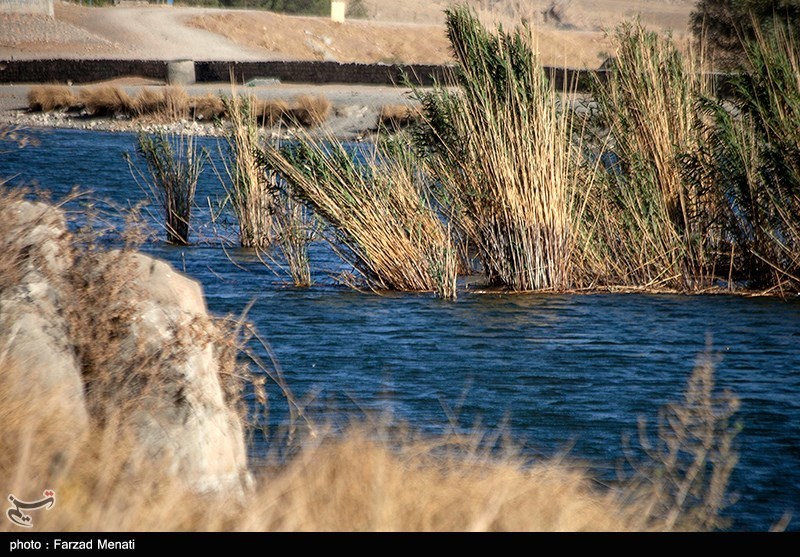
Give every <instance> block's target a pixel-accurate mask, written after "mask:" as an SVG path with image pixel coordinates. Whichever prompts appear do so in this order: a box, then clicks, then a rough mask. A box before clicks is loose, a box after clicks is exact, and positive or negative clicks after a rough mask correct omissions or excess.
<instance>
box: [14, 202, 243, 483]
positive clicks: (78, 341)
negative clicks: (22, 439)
mask: <svg viewBox="0 0 800 557" xmlns="http://www.w3.org/2000/svg"><path fill="white" fill-rule="evenodd" d="M0 249H2V250H3V253H4V254H6V255H8V257H6V263H5V264H4V265H3V266H0V395H2V397H3V398H4V399H8V400H11V399H13V398H14V397H23V396H27V397H28V398H30V395H31V393H35V397H36V399H37V400H40V401H42V402H43V404H38V405H37V404H23V405H22V406H21V411H22V412H24V416H22V417H21V416H19V415H18V416H17V418H20V420H23V421H24V420H28V421H30V420H31V419H37V420H39V421H42V420H44V421H46V422H48V423H49V424H51V425H52V427H53V428H54V430H55V431H56V432H61V433H63V434H64V435H63V439H60V440H59V443H61V444H63V445H64V448H65V450H66V449H67V448H69V447H70V446H74V445H75V442H76V436H82V435H84V434H85V433H86V432H87V431H88V430H89V428H90V424H91V423H93V422H94V423H97V424H101V425H102V424H109V423H115V424H124V428H125V431H124V433H125V434H127V435H128V436H129V438H131V439H133V446H132V447H129V448H130V458H131V462H134V461H136V462H139V463H141V462H151V463H156V462H157V463H158V466H159V467H160V469H161V470H163V471H164V472H166V473H168V474H170V475H172V476H174V477H177V478H180V479H182V480H184V481H185V482H187V483H188V484H189V485H190V486H191V487H192V488H194V489H197V490H199V491H204V492H208V491H213V492H233V493H241V492H242V491H243V490H244V489H246V488H247V486H248V485H249V483H250V481H251V480H250V475H249V473H248V469H247V459H246V451H245V445H244V433H243V427H242V423H241V420H240V418H239V416H238V414H237V412H236V410H235V408H234V406H235V401H232V400H226V396H225V392H226V391H225V388H224V385H223V384H222V381H223V377H222V376H223V373H225V372H230V371H231V369H232V367H231V366H233V364H234V362H233V356H232V354H233V352H232V350H231V349H230V343H231V342H232V341H231V339H230V338H229V335H226V334H224V331H222V330H221V329H220V327H219V326H218V325H217V323H216V322H215V320H214V319H213V318H212V317H211V316H210V315H209V314H208V311H207V309H206V305H205V300H204V299H203V293H202V289H201V287H200V285H199V284H198V283H197V282H195V281H194V280H191V279H190V278H188V277H186V276H184V275H182V274H181V273H178V272H177V271H175V270H174V269H173V268H172V267H171V266H170V265H168V264H167V263H164V262H162V261H159V260H156V259H153V258H151V257H148V256H146V255H143V254H141V253H137V252H132V251H110V252H103V251H86V250H83V251H80V250H78V251H76V250H75V249H74V242H73V239H72V238H71V237H70V235H69V234H68V232H67V227H66V223H65V219H64V215H63V213H62V212H61V211H60V210H58V209H56V208H54V207H52V206H49V205H46V204H43V203H30V202H27V201H21V200H15V201H13V202H12V203H7V204H6V206H4V207H0ZM5 402H7V401H6V400H4V403H5ZM110 418H113V422H112V421H110ZM56 437H58V436H56ZM60 461H61V462H65V461H64V459H63V458H62V459H61V460H60Z"/></svg>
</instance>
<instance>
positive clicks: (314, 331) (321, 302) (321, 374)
mask: <svg viewBox="0 0 800 557" xmlns="http://www.w3.org/2000/svg"><path fill="white" fill-rule="evenodd" d="M36 136H37V137H38V139H39V140H40V145H38V146H35V147H26V148H25V149H21V150H13V151H7V152H5V153H2V154H0V177H7V178H10V184H11V185H12V187H13V186H17V185H21V184H28V185H31V184H35V185H37V186H38V187H39V188H41V189H42V190H45V191H47V192H50V193H51V194H52V196H53V198H54V199H59V198H60V197H62V196H64V195H65V194H66V193H67V192H69V191H70V189H71V188H72V187H73V186H75V185H78V186H80V187H81V188H83V189H84V190H91V191H92V192H93V194H92V195H91V196H90V197H86V198H84V199H83V201H81V200H78V201H75V202H72V203H70V204H69V205H68V208H78V207H79V206H80V204H81V203H84V204H86V203H92V204H93V205H94V206H96V207H102V206H103V204H102V203H100V202H98V201H97V200H101V199H110V200H112V201H113V203H114V204H115V205H117V206H121V207H125V206H130V205H132V204H135V203H136V202H138V201H140V200H142V199H144V198H146V195H145V194H144V192H143V191H142V189H141V188H140V187H139V186H137V185H136V183H135V182H134V180H133V179H132V177H131V173H130V171H129V169H128V165H127V163H126V162H125V160H124V157H123V153H125V152H130V153H133V152H134V149H135V136H133V135H130V134H111V133H100V132H79V131H71V130H57V131H46V132H45V131H42V132H36ZM205 145H206V146H207V147H208V148H209V150H210V151H211V152H212V154H213V153H216V152H217V147H216V140H211V139H209V140H205ZM223 195H224V194H223V191H222V188H221V186H220V184H219V181H218V179H217V178H216V177H215V176H214V173H213V172H212V171H211V170H210V168H208V169H207V171H206V172H205V173H204V176H203V179H202V180H201V183H200V186H199V188H198V194H197V200H198V204H199V205H200V209H198V210H197V211H196V212H195V214H194V216H193V219H194V223H193V224H194V225H195V227H196V230H195V232H194V235H195V239H196V242H197V243H196V244H194V245H192V246H189V247H183V248H178V247H172V246H168V245H166V244H165V243H163V241H161V240H160V239H157V240H153V241H150V242H147V243H146V244H145V245H144V246H143V249H144V251H147V252H149V253H152V254H154V255H156V256H158V257H162V258H164V259H167V260H169V261H170V262H172V264H173V265H174V266H175V267H176V268H178V269H180V270H183V271H185V272H186V273H187V274H188V275H190V276H192V277H194V278H196V279H197V280H199V281H200V282H201V283H202V284H203V288H204V291H205V294H206V297H207V300H208V305H209V308H210V309H211V311H213V312H215V313H217V314H228V313H234V314H238V313H241V312H242V311H243V310H244V309H245V307H246V306H247V305H248V304H249V303H250V302H252V303H253V305H252V308H251V309H250V310H249V313H248V316H247V318H248V319H249V320H250V321H252V322H253V323H254V324H255V326H256V327H257V329H258V330H259V332H260V334H261V335H262V336H263V337H264V338H265V339H266V340H267V341H268V342H269V344H270V345H271V347H272V349H273V351H274V354H275V357H276V358H277V361H278V362H279V363H280V366H281V368H282V369H283V373H284V375H285V377H286V381H287V383H288V385H289V387H290V389H291V390H292V392H293V393H294V395H295V396H296V397H297V398H298V399H299V400H302V401H305V403H306V404H307V407H308V410H309V413H310V414H311V415H312V416H314V418H315V419H316V420H318V421H320V422H328V423H333V424H336V423H344V422H346V421H347V420H349V419H351V418H353V417H355V418H359V417H364V416H374V415H381V416H391V418H392V419H393V420H395V421H398V422H404V423H407V424H409V425H411V426H412V427H413V428H415V429H417V430H422V431H430V432H439V431H445V430H448V429H449V428H453V427H455V428H461V429H467V430H468V429H470V428H472V427H473V426H475V425H480V427H481V428H482V429H484V430H489V431H495V430H497V429H498V428H501V429H502V430H503V431H505V432H507V433H509V434H510V435H511V436H512V438H513V439H514V440H515V442H516V443H517V444H518V445H519V446H520V447H521V448H522V450H524V451H525V452H526V453H527V454H529V455H531V457H539V456H544V457H547V456H552V455H557V454H566V455H567V456H568V457H571V458H573V459H575V460H578V461H581V462H583V463H586V464H588V465H589V466H590V467H591V469H592V470H593V471H594V472H595V474H596V475H598V476H600V477H614V474H615V472H614V470H615V467H616V466H617V465H618V464H619V463H620V462H622V460H623V457H624V450H623V447H624V444H623V437H624V436H630V437H632V438H635V437H636V435H637V419H638V418H640V417H644V418H647V419H648V420H649V422H650V423H653V422H654V421H655V419H656V417H657V411H658V408H659V407H660V406H662V405H664V404H665V403H667V402H670V401H676V400H678V399H679V397H680V394H681V390H682V389H683V387H684V385H685V382H686V379H687V378H688V376H689V374H690V372H691V370H692V367H693V364H694V362H695V360H696V358H697V355H698V354H699V353H701V352H703V350H704V349H705V347H706V345H707V342H711V343H712V345H713V351H714V352H715V354H716V355H717V356H716V357H717V365H716V379H717V383H718V385H719V387H721V388H728V389H731V390H732V391H734V392H735V393H736V394H737V395H738V396H739V397H740V399H741V402H742V407H741V410H740V412H739V413H738V414H737V420H738V421H740V422H741V425H742V430H741V432H740V433H739V435H738V437H737V448H738V451H739V453H740V461H739V463H738V465H737V467H736V469H735V471H734V474H733V478H732V482H731V491H732V492H733V493H734V494H735V495H736V497H737V500H736V502H735V503H734V504H733V505H732V506H731V507H729V508H728V509H727V511H726V513H725V514H726V516H729V517H730V518H731V519H732V521H733V522H732V529H733V530H766V529H768V528H769V527H770V526H771V525H772V524H774V523H775V522H776V521H778V520H779V519H780V518H781V516H782V515H783V514H784V513H785V512H787V511H788V512H792V513H794V515H795V519H794V520H792V522H791V523H790V525H789V529H791V530H797V529H798V528H799V527H800V516H799V514H800V349H799V348H798V347H799V346H800V300H797V299H792V300H789V301H782V300H778V299H770V298H743V297H735V296H672V295H669V296H668V295H638V294H637V295H633V294H627V295H623V294H614V295H612V294H596V295H569V296H567V295H506V294H470V293H468V292H465V293H462V294H460V298H459V300H458V301H457V302H455V303H453V302H445V301H442V300H438V299H435V298H434V297H432V296H431V295H427V294H423V295H420V294H389V295H376V294H364V293H359V292H355V291H352V290H350V289H347V288H345V287H342V286H338V285H337V284H335V282H334V281H333V280H332V279H331V278H330V276H331V275H333V274H336V273H337V272H339V271H341V268H340V265H339V263H338V262H337V261H336V260H335V258H333V257H332V255H331V253H330V251H329V250H328V249H327V248H326V247H325V246H324V245H323V244H314V245H313V246H312V250H311V251H312V266H313V269H314V278H315V280H316V281H317V284H316V285H315V286H312V287H311V288H308V289H297V288H294V287H292V286H291V285H290V283H289V281H288V277H287V276H285V275H284V274H282V273H281V272H280V271H279V270H277V269H276V268H275V266H274V265H273V270H270V269H268V268H267V267H265V265H264V264H263V263H262V262H261V261H259V259H258V258H257V257H255V256H254V255H253V254H252V253H251V252H249V251H247V250H240V249H236V248H232V247H229V248H227V249H223V247H222V242H220V240H219V238H220V237H228V238H233V237H235V229H233V228H232V227H231V226H229V225H228V224H227V223H228V222H229V221H230V216H225V215H224V214H223V216H221V217H219V218H217V219H216V222H215V224H212V223H211V218H210V216H209V210H208V201H207V200H208V199H210V200H211V204H212V206H213V204H214V203H215V202H216V200H219V199H221V198H222V197H223ZM110 218H111V220H115V219H116V220H117V221H118V220H119V219H118V218H117V217H115V216H111V217H110ZM160 236H161V237H163V234H161V235H160ZM111 241H112V242H113V240H111ZM273 398H274V399H278V400H279V399H280V397H273ZM284 407H285V404H284V405H283V406H282V405H281V404H280V402H278V401H274V402H273V403H272V405H271V412H270V416H269V423H270V425H271V427H273V428H275V427H279V426H281V425H282V424H284V423H285V421H286V420H287V413H286V411H285V408H284ZM253 451H254V452H258V447H254V448H253Z"/></svg>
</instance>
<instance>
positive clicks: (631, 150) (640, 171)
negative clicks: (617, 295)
mask: <svg viewBox="0 0 800 557" xmlns="http://www.w3.org/2000/svg"><path fill="white" fill-rule="evenodd" d="M614 49H615V50H614V56H615V64H614V65H613V68H612V71H611V72H612V73H611V75H610V76H609V78H608V80H607V81H606V82H605V83H600V82H598V83H597V84H596V86H595V88H594V97H595V99H596V100H597V104H598V106H599V112H600V118H601V121H602V126H603V128H604V130H606V131H607V132H608V134H609V137H608V138H606V140H604V141H602V142H601V144H600V147H599V149H600V150H601V152H602V155H604V156H606V157H609V156H611V157H613V159H614V161H613V164H612V165H607V166H608V168H607V170H608V171H607V172H603V173H602V174H601V176H602V177H603V180H602V181H601V182H600V185H601V187H599V188H598V189H597V191H596V194H597V195H596V196H595V197H594V199H593V200H592V202H591V203H590V206H589V207H590V210H591V213H592V216H591V218H592V219H593V220H594V221H596V225H595V226H593V228H592V231H593V234H594V235H593V237H592V238H591V239H590V240H588V243H589V244H590V245H591V247H592V248H593V249H595V250H597V251H596V252H595V253H592V254H590V256H593V257H595V258H596V262H597V267H596V269H595V273H596V275H597V276H598V278H599V280H600V281H601V282H605V283H611V284H616V285H636V286H644V287H654V288H659V287H666V288H675V289H679V290H684V291H688V290H694V289H701V288H705V287H707V286H708V285H709V284H711V282H712V278H713V277H712V275H713V266H714V254H715V251H716V250H717V249H718V248H719V242H720V235H719V228H718V226H717V223H716V221H715V219H716V212H717V211H718V208H719V199H718V198H717V196H716V195H715V192H714V191H713V190H712V189H711V188H709V187H707V184H706V183H704V182H701V181H698V180H694V179H692V178H691V177H690V176H687V173H686V164H685V157H686V156H687V154H690V153H695V152H698V151H699V150H700V149H701V148H702V146H703V145H704V144H705V143H706V141H707V134H706V133H705V131H704V130H705V127H704V125H703V118H702V115H701V113H700V111H699V110H698V107H697V102H698V99H699V98H700V97H701V96H702V95H707V94H709V93H710V83H709V82H708V80H707V79H706V78H705V77H704V76H703V74H702V72H701V69H702V68H701V67H700V66H698V65H697V64H695V63H694V62H693V61H692V60H693V59H692V58H691V57H690V56H683V55H681V53H680V52H679V51H678V50H677V48H676V47H675V45H674V44H673V43H672V41H671V40H669V39H668V38H663V37H660V36H658V35H657V34H655V33H653V32H650V31H647V30H645V29H644V28H643V27H642V26H641V25H640V24H638V23H626V24H623V25H621V26H619V27H618V28H617V31H616V34H615V36H614Z"/></svg>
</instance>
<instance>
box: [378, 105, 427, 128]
mask: <svg viewBox="0 0 800 557" xmlns="http://www.w3.org/2000/svg"><path fill="white" fill-rule="evenodd" d="M421 114H422V112H421V110H420V107H419V106H415V105H408V104H387V105H384V106H382V107H381V111H380V114H379V115H378V125H379V126H380V127H384V128H387V129H390V130H398V129H400V128H404V127H406V126H409V125H411V124H413V123H414V122H416V121H417V120H418V119H419V118H420V116H421Z"/></svg>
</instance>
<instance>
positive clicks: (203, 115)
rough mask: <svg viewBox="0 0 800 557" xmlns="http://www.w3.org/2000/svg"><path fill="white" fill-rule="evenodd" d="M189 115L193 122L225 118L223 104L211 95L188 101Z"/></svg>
mask: <svg viewBox="0 0 800 557" xmlns="http://www.w3.org/2000/svg"><path fill="white" fill-rule="evenodd" d="M189 115H190V116H191V117H192V119H194V120H204V121H213V120H217V119H219V118H224V117H225V103H224V102H222V99H221V98H219V97H218V96H217V95H214V94H213V93H208V94H206V95H204V96H202V97H191V98H190V99H189Z"/></svg>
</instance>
